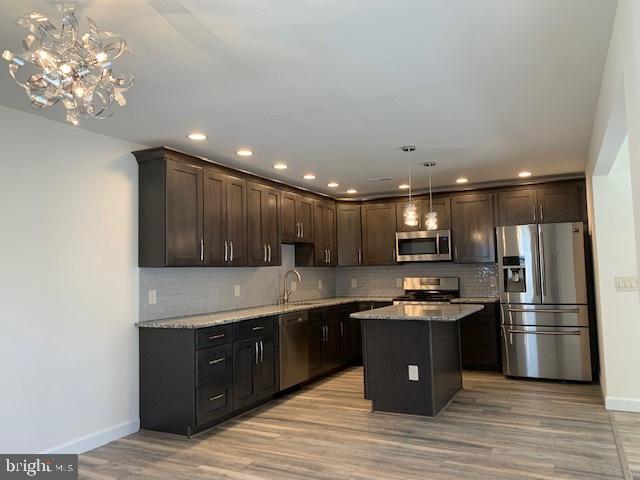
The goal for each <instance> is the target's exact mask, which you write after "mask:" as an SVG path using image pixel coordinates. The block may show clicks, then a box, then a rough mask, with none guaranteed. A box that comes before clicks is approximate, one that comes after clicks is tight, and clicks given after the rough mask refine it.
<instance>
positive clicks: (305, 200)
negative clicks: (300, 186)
mask: <svg viewBox="0 0 640 480" xmlns="http://www.w3.org/2000/svg"><path fill="white" fill-rule="evenodd" d="M313 227H314V225H313V198H312V197H307V196H304V195H299V194H297V193H293V192H286V191H283V192H282V241H283V242H290V243H311V242H313V239H314V236H313V230H314V228H313Z"/></svg>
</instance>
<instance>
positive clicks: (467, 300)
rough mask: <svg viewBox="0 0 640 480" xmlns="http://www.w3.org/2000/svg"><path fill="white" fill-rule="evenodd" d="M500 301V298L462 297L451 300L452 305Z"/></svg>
mask: <svg viewBox="0 0 640 480" xmlns="http://www.w3.org/2000/svg"><path fill="white" fill-rule="evenodd" d="M499 300H500V299H499V298H498V297H460V298H453V299H451V303H479V304H485V303H496V302H498V301H499Z"/></svg>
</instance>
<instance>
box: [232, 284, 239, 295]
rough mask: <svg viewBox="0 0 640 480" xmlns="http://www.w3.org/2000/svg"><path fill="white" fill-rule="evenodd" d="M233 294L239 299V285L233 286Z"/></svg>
mask: <svg viewBox="0 0 640 480" xmlns="http://www.w3.org/2000/svg"><path fill="white" fill-rule="evenodd" d="M233 294H234V295H235V296H236V297H239V296H240V285H234V286H233Z"/></svg>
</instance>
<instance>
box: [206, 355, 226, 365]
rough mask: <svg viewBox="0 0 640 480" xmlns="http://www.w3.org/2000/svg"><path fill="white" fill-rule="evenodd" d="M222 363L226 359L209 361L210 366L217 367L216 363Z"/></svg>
mask: <svg viewBox="0 0 640 480" xmlns="http://www.w3.org/2000/svg"><path fill="white" fill-rule="evenodd" d="M222 361H224V357H222V358H216V359H215V360H209V365H215V364H216V363H220V362H222Z"/></svg>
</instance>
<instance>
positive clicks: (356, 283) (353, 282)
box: [351, 278, 358, 288]
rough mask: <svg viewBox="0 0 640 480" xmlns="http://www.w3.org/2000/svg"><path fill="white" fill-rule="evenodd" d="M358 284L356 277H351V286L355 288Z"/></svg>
mask: <svg viewBox="0 0 640 480" xmlns="http://www.w3.org/2000/svg"><path fill="white" fill-rule="evenodd" d="M357 286H358V279H357V278H352V279H351V288H356V287H357Z"/></svg>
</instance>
